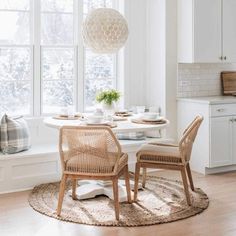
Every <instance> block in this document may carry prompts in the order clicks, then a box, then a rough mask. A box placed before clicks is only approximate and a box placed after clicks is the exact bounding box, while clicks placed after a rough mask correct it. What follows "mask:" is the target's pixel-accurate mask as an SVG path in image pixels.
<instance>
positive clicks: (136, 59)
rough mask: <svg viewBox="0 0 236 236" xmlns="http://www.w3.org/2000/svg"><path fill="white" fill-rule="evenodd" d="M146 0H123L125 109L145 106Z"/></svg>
mask: <svg viewBox="0 0 236 236" xmlns="http://www.w3.org/2000/svg"><path fill="white" fill-rule="evenodd" d="M146 2H147V1H146V0H125V4H124V15H125V17H126V19H127V21H128V25H129V38H128V40H127V42H126V45H125V50H124V52H123V53H124V84H123V87H124V100H125V107H126V108H130V107H132V106H135V105H145V103H146V94H145V79H146V33H145V32H146Z"/></svg>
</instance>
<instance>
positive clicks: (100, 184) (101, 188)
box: [44, 117, 169, 202]
mask: <svg viewBox="0 0 236 236" xmlns="http://www.w3.org/2000/svg"><path fill="white" fill-rule="evenodd" d="M131 119H133V117H130V118H128V119H127V120H124V121H116V122H115V124H116V125H115V126H116V127H114V128H112V131H113V132H114V133H115V134H117V133H134V132H145V133H150V132H151V133H156V132H160V130H162V129H165V128H166V127H167V126H168V125H169V121H168V120H166V123H164V124H137V123H133V122H132V121H131ZM44 124H45V125H46V126H48V127H51V128H56V129H60V128H61V127H62V126H79V125H86V122H85V121H83V120H79V119H76V120H61V119H55V118H53V117H47V118H45V119H44ZM130 142H132V141H130ZM134 142H135V141H134ZM147 142H148V141H147ZM121 147H122V142H121ZM130 186H131V189H133V187H134V182H133V181H132V180H131V181H130ZM139 188H141V184H140V186H139ZM70 194H71V192H70ZM98 195H106V196H107V197H109V198H110V199H113V189H112V183H111V181H98V180H81V181H79V186H78V187H77V190H76V196H77V199H79V200H81V199H89V198H94V197H96V196H98ZM119 201H120V202H123V201H126V189H125V181H124V180H120V181H119Z"/></svg>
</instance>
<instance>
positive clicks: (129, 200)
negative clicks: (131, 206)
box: [124, 165, 132, 203]
mask: <svg viewBox="0 0 236 236" xmlns="http://www.w3.org/2000/svg"><path fill="white" fill-rule="evenodd" d="M124 168H125V171H124V176H125V186H126V192H127V200H128V203H132V200H131V191H130V182H129V168H128V165H126V166H125V167H124Z"/></svg>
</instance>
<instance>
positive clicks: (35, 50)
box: [0, 0, 119, 117]
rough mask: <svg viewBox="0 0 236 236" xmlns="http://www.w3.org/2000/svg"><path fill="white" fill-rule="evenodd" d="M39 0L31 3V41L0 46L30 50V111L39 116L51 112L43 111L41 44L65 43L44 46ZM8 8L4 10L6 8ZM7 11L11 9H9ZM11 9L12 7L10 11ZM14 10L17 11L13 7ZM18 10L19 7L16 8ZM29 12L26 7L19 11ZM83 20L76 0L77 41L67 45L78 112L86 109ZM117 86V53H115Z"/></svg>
mask: <svg viewBox="0 0 236 236" xmlns="http://www.w3.org/2000/svg"><path fill="white" fill-rule="evenodd" d="M40 2H41V1H40V0H29V3H30V9H29V14H30V16H29V17H30V29H29V30H30V43H29V44H26V45H11V44H10V45H0V46H1V47H9V48H14V47H20V48H24V47H25V48H29V49H30V54H31V55H30V57H31V58H30V62H31V71H30V81H31V101H30V114H29V115H27V116H29V117H31V116H32V117H40V116H47V115H52V114H47V113H46V114H45V113H44V114H43V113H42V110H43V107H42V106H43V101H42V96H43V95H42V86H43V84H42V83H43V79H42V71H41V67H42V66H41V65H42V63H41V60H42V47H44V48H47V47H49V48H53V47H55V48H57V47H59V48H63V47H67V46H66V45H62V46H60V45H57V46H49V45H43V46H41V6H40V5H41V4H40ZM112 5H113V8H115V9H118V0H112ZM4 11H5V10H4ZM6 11H8V10H6ZM9 11H11V10H9ZM12 11H14V10H12ZM16 11H18V10H16ZM20 11H23V12H28V11H27V10H19V12H20ZM82 23H83V1H81V0H74V7H73V27H74V40H73V45H68V48H70V47H73V48H74V79H75V92H74V103H75V109H76V111H82V112H83V111H85V73H84V65H85V56H84V55H85V50H84V46H83V40H82V30H81V27H82ZM114 57H115V59H114V78H113V83H114V88H117V87H118V83H119V82H118V81H117V80H118V71H117V69H118V55H115V56H114Z"/></svg>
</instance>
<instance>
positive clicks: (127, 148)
mask: <svg viewBox="0 0 236 236" xmlns="http://www.w3.org/2000/svg"><path fill="white" fill-rule="evenodd" d="M27 122H28V124H29V128H30V134H31V142H32V147H31V148H30V149H29V150H27V151H23V152H19V153H16V154H7V155H4V154H1V153H0V194H1V193H8V192H16V191H23V190H27V189H32V188H33V187H34V186H35V185H38V184H42V183H48V182H55V181H59V180H60V177H61V166H60V157H59V152H58V130H56V129H52V128H49V127H46V126H45V125H44V124H43V118H33V119H27ZM147 141H148V140H137V141H134V140H121V141H120V143H121V145H122V150H123V152H126V153H128V155H129V169H130V170H131V171H134V167H135V163H136V151H137V149H138V148H139V147H140V146H141V145H142V144H143V143H146V142H147Z"/></svg>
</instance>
